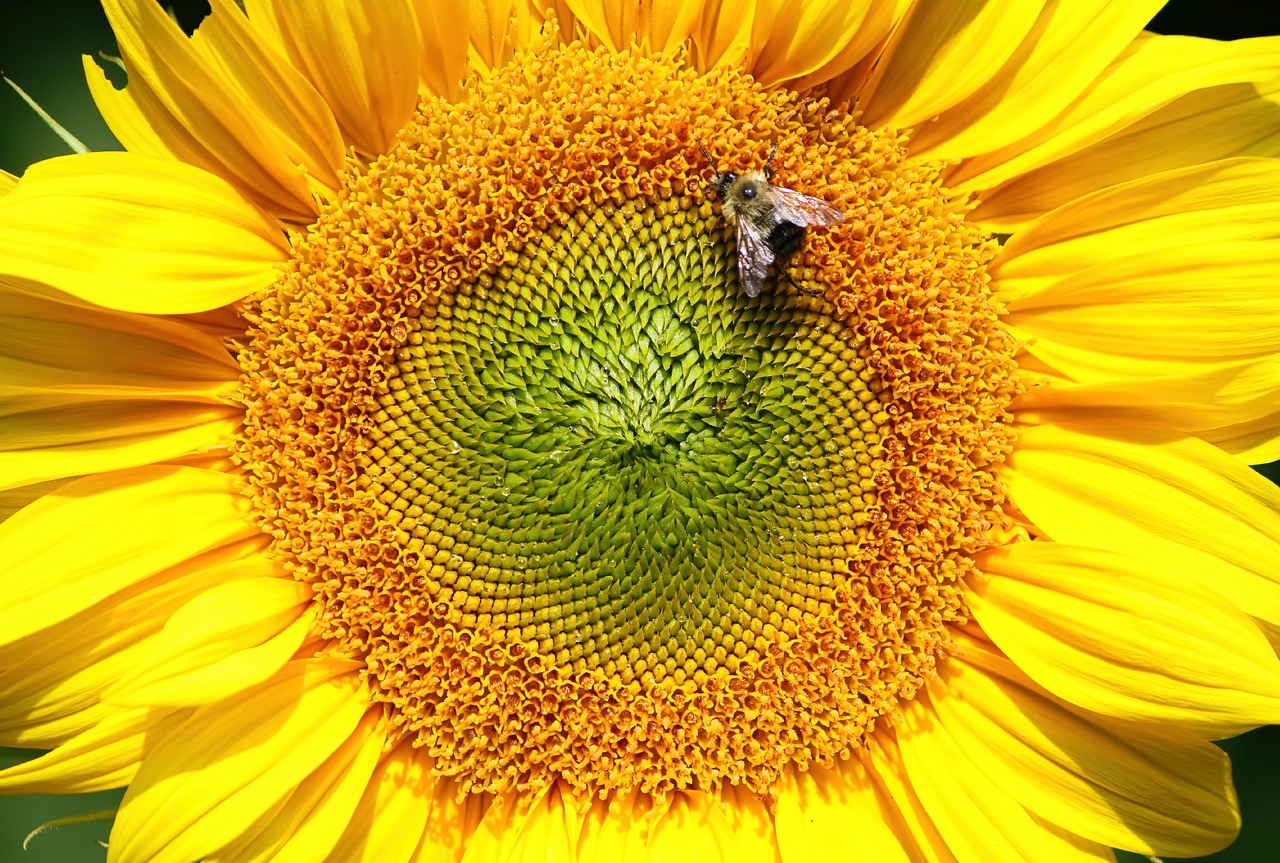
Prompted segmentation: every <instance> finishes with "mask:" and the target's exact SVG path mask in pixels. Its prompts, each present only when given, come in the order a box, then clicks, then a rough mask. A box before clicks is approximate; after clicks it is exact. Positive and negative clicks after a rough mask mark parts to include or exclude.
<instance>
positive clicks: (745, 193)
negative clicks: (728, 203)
mask: <svg viewBox="0 0 1280 863" xmlns="http://www.w3.org/2000/svg"><path fill="white" fill-rule="evenodd" d="M755 196H756V190H755V189H753V188H752V187H751V186H747V187H746V188H745V189H743V190H742V197H744V198H746V199H748V200H750V199H751V198H754V197H755Z"/></svg>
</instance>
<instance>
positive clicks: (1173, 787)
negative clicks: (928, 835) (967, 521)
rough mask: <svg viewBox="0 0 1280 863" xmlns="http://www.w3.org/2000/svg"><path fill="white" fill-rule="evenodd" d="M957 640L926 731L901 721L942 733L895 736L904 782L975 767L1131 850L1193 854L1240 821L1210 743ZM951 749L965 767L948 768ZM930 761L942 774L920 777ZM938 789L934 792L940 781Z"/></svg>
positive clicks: (914, 712) (1051, 817)
mask: <svg viewBox="0 0 1280 863" xmlns="http://www.w3.org/2000/svg"><path fill="white" fill-rule="evenodd" d="M959 643H960V648H961V651H960V653H959V654H958V655H957V656H954V657H952V658H951V659H949V660H946V661H945V662H944V663H942V664H941V665H940V666H939V669H938V671H939V676H938V678H937V679H936V680H934V681H931V682H930V684H929V696H928V701H929V702H930V703H931V704H932V707H933V714H934V717H935V718H936V722H935V727H934V729H930V728H923V729H922V728H913V729H912V730H913V731H923V732H930V731H933V730H935V729H941V730H942V731H943V732H944V733H945V735H946V737H947V738H948V739H949V740H950V741H952V742H951V743H950V744H946V743H943V742H941V741H937V740H927V739H926V740H923V743H922V746H918V745H917V741H915V740H914V738H912V741H911V744H910V745H911V746H912V747H913V752H912V754H911V755H910V756H909V755H908V752H907V749H908V738H909V737H911V735H908V734H907V732H905V731H904V732H903V733H902V734H901V735H900V742H901V744H902V747H903V758H904V760H905V761H907V763H908V767H909V772H910V773H911V778H912V781H913V782H921V783H929V782H945V776H946V775H950V776H952V777H955V778H956V779H957V780H960V779H963V778H964V776H968V777H979V776H980V777H982V779H983V781H984V782H990V783H991V786H992V787H994V788H998V789H1000V790H1001V791H1002V792H1003V793H1004V794H1007V795H1008V797H1009V798H1010V799H1013V800H1016V801H1018V803H1019V804H1021V806H1023V807H1025V808H1026V809H1027V810H1029V811H1030V812H1033V813H1035V814H1036V815H1038V816H1039V817H1040V818H1043V819H1044V820H1045V821H1047V822H1048V823H1050V824H1056V825H1058V826H1059V827H1061V828H1062V829H1064V830H1068V831H1071V832H1072V833H1075V834H1076V835H1078V836H1082V837H1085V838H1087V839H1089V840H1091V841H1093V842H1099V843H1102V844H1103V845H1109V846H1111V847H1114V848H1123V849H1125V850H1128V851H1134V852H1136V853H1140V854H1158V855H1169V856H1173V857H1194V856H1196V855H1199V854H1208V853H1210V852H1212V851H1216V850H1219V849H1220V848H1222V847H1224V846H1225V845H1226V844H1227V843H1229V842H1230V841H1231V840H1232V839H1233V838H1235V834H1236V831H1237V830H1239V826H1240V819H1239V813H1238V811H1237V808H1236V799H1235V792H1234V789H1233V788H1232V786H1231V764H1230V761H1229V760H1228V758H1227V755H1226V753H1224V752H1223V751H1222V750H1221V749H1219V748H1217V747H1216V746H1214V745H1213V744H1211V743H1209V742H1207V741H1205V740H1202V739H1200V738H1198V737H1196V736H1195V735H1193V734H1191V733H1190V732H1187V731H1183V730H1181V729H1178V728H1176V727H1174V726H1170V725H1162V724H1153V723H1138V722H1126V721H1124V720H1120V719H1112V718H1108V717H1103V716H1099V715H1097V714H1092V713H1088V712H1087V711H1084V710H1082V709H1080V708H1076V707H1073V706H1071V705H1069V704H1066V703H1065V702H1061V701H1058V700H1057V699H1055V698H1053V697H1052V696H1050V695H1048V694H1047V693H1044V692H1043V691H1042V690H1040V689H1039V687H1037V686H1036V685H1035V684H1034V683H1032V682H1031V681H1030V680H1029V679H1027V678H1026V676H1025V675H1024V674H1022V672H1021V671H1020V670H1019V669H1018V668H1017V666H1015V665H1014V664H1013V663H1012V662H1010V661H1009V660H1007V659H1005V658H1004V657H1002V656H999V655H998V654H995V653H993V652H991V651H990V650H988V649H985V648H983V646H982V645H980V644H979V643H978V642H976V641H973V640H965V639H960V641H959ZM924 712H925V711H924V710H923V708H918V707H917V706H916V703H915V702H913V703H912V706H911V709H910V710H909V711H908V713H909V714H910V716H911V720H910V721H911V722H912V723H916V722H918V721H921V720H919V719H918V717H920V716H921V715H922V714H923V713H924ZM922 747H923V750H922ZM962 755H963V756H965V757H967V758H968V759H969V760H970V761H971V762H972V765H973V767H972V769H970V770H963V769H962V768H960V767H953V765H955V764H956V763H957V762H958V761H959V760H960V758H961V756H962ZM935 768H937V769H939V770H940V771H947V773H946V774H940V775H939V778H936V779H931V778H930V775H931V774H930V771H931V770H933V769H935ZM962 772H963V776H961V775H959V774H961V773H962ZM938 792H939V793H941V794H943V795H944V796H945V794H946V792H947V789H946V788H945V787H943V788H939V789H938ZM921 798H922V799H926V798H925V792H924V791H923V790H922V789H921ZM986 805H987V803H986V800H985V798H984V799H982V800H980V801H976V802H975V803H974V810H977V811H980V810H982V809H983V808H984V807H985V806H986ZM972 811H973V810H971V812H972ZM930 812H931V813H932V812H933V807H930ZM956 814H957V819H959V818H961V817H963V814H964V813H963V811H959V812H957V813H956ZM939 826H941V825H939ZM955 826H956V827H957V828H959V829H964V827H965V825H963V824H957V825H955ZM1026 859H1037V857H1036V855H1034V854H1033V855H1031V856H1029V857H1028V858H1026ZM1055 859H1056V858H1055Z"/></svg>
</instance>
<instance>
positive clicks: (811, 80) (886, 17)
mask: <svg viewBox="0 0 1280 863" xmlns="http://www.w3.org/2000/svg"><path fill="white" fill-rule="evenodd" d="M901 6H902V4H901V3H897V2H895V0H855V2H838V0H819V2H809V0H803V2H802V0H760V2H758V3H757V4H756V8H755V14H754V16H747V15H745V14H744V10H742V8H741V6H733V5H731V4H730V5H729V6H728V7H727V8H725V9H722V10H721V15H722V16H726V15H727V16H728V17H730V18H731V19H733V18H737V17H739V16H742V17H745V18H748V20H752V19H754V23H752V27H751V45H750V54H749V58H750V59H749V62H748V68H749V69H750V71H751V74H752V75H753V76H754V77H755V78H756V79H757V80H758V81H760V82H761V83H762V84H764V85H765V86H772V85H774V84H778V83H781V82H783V81H794V82H797V83H798V86H799V87H800V88H801V89H803V88H807V87H812V86H815V85H817V84H820V83H822V82H824V81H827V80H829V79H831V78H834V77H836V76H837V75H839V74H841V73H842V72H845V71H847V70H848V69H849V68H851V67H852V66H853V65H854V64H855V63H857V62H858V61H859V60H861V59H862V58H863V57H864V56H866V54H867V52H869V51H870V50H871V49H872V48H874V47H875V46H876V45H878V44H879V43H880V41H881V40H882V39H883V38H884V37H885V35H886V34H887V33H888V32H889V30H890V28H891V27H892V26H893V24H894V23H895V21H896V20H897V18H898V17H899V15H900V14H901Z"/></svg>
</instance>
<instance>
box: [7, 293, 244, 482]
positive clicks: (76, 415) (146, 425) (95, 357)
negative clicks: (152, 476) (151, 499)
mask: <svg viewBox="0 0 1280 863" xmlns="http://www.w3.org/2000/svg"><path fill="white" fill-rule="evenodd" d="M0 339H2V340H3V343H4V348H3V354H2V355H0V416H3V417H4V424H3V425H2V426H0V488H15V487H19V486H24V485H30V484H33V483H38V482H44V481H47V480H51V479H58V478H62V477H70V476H76V475H80V474H90V473H101V472H105V471H110V470H118V469H120V468H126V467H134V466H136V465H140V464H147V463H151V462H158V461H165V460H166V459H170V458H176V457H178V456H181V455H185V454H187V453H190V452H196V451H200V450H205V449H211V448H214V447H218V446H222V445H224V444H225V442H226V441H227V440H228V439H229V438H230V436H231V434H232V433H233V432H234V431H235V429H236V427H237V424H238V423H239V417H240V414H241V413H242V411H240V410H238V409H237V408H235V407H234V406H233V405H230V404H227V403H226V402H224V401H223V398H222V396H223V393H227V392H230V390H231V388H232V387H233V385H234V382H235V378H236V376H237V374H238V369H237V367H236V365H235V363H234V361H232V359H231V357H230V355H229V354H228V352H227V350H226V349H225V348H224V347H222V345H220V344H218V343H216V342H215V341H214V340H213V339H210V338H207V337H205V336H204V335H203V334H202V333H201V332H199V331H198V330H196V329H195V328H194V327H189V326H185V325H182V324H177V323H173V322H170V321H164V320H159V319H156V318H151V317H144V316H140V315H128V314H120V313H114V312H107V311H104V310H101V309H88V308H84V307H82V306H77V305H69V304H66V303H59V302H56V301H53V300H48V299H44V298H41V297H35V296H31V295H29V294H21V293H12V292H10V291H6V290H4V289H3V288H0Z"/></svg>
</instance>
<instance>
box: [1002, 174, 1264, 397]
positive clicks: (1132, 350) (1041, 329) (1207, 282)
mask: <svg viewBox="0 0 1280 863" xmlns="http://www.w3.org/2000/svg"><path fill="white" fill-rule="evenodd" d="M1278 220H1280V164H1277V163H1276V160H1274V159H1230V160H1226V161H1224V162H1215V163H1213V164H1211V165H1198V166H1195V167H1194V168H1187V169H1181V170H1178V171H1171V172H1168V173H1166V174H1160V175H1158V176H1155V177H1146V178H1143V179H1141V180H1137V181H1134V182H1132V183H1126V184H1123V185H1121V186H1115V187H1112V188H1109V189H1105V190H1103V191H1101V192H1097V193H1094V194H1092V195H1089V196H1087V197H1085V198H1083V199H1081V200H1079V201H1075V202H1073V203H1071V204H1068V205H1066V206H1065V207H1062V208H1060V209H1058V210H1055V211H1054V212H1052V213H1049V214H1048V215H1046V216H1045V217H1044V218H1043V219H1041V220H1039V221H1038V222H1036V224H1034V225H1032V226H1031V227H1030V228H1029V229H1028V230H1027V231H1025V232H1024V233H1021V234H1019V235H1017V236H1016V237H1015V238H1014V239H1012V240H1010V241H1009V243H1008V244H1006V246H1005V247H1004V249H1003V250H1002V251H1001V254H1000V256H999V259H998V260H997V261H996V262H995V263H994V264H993V265H992V276H993V278H994V280H995V287H996V289H997V290H999V291H1001V292H1002V293H1003V294H1004V295H1005V296H1007V297H1009V301H1008V305H1009V309H1010V314H1009V317H1008V319H1007V320H1008V323H1009V325H1010V326H1012V327H1013V328H1014V330H1015V331H1016V332H1017V333H1018V334H1019V335H1020V336H1022V337H1024V338H1027V339H1032V340H1034V341H1033V343H1032V344H1030V345H1029V346H1028V350H1030V351H1031V352H1032V353H1034V354H1035V355H1036V356H1037V357H1038V358H1039V359H1041V360H1042V361H1044V362H1045V363H1046V364H1048V365H1050V366H1052V367H1054V368H1056V369H1058V370H1059V371H1061V372H1062V373H1063V374H1064V375H1065V376H1067V377H1068V378H1070V379H1072V380H1076V381H1080V382H1096V381H1098V380H1104V379H1107V378H1116V377H1120V378H1123V377H1134V376H1137V377H1145V376H1149V375H1152V374H1153V373H1155V374H1160V375H1172V374H1180V373H1182V374H1185V373H1187V372H1189V371H1192V370H1193V369H1194V366H1195V365H1196V364H1198V363H1221V362H1228V361H1233V360H1244V359H1252V358H1255V357H1259V356H1265V355H1268V354H1271V353H1274V352H1275V349H1276V345H1277V342H1280V311H1274V312H1273V311H1272V310H1273V309H1275V307H1276V304H1275V303H1272V302H1270V296H1271V293H1272V286H1273V282H1274V279H1273V276H1274V271H1275V266H1276V262H1277V261H1280V228H1277V222H1278ZM1081 261H1088V262H1089V265H1088V266H1086V267H1085V268H1083V269H1082V268H1081V266H1080V262H1081Z"/></svg>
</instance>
